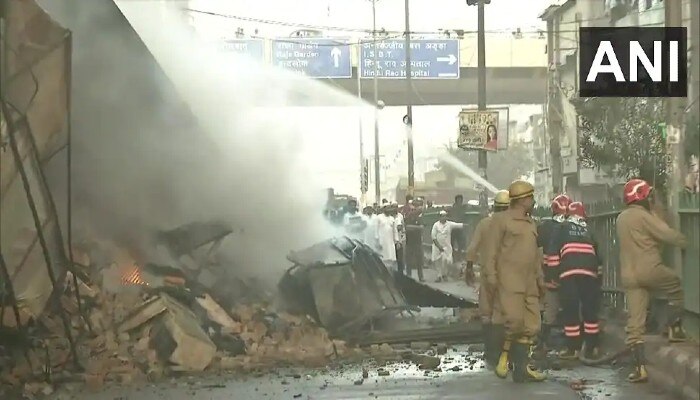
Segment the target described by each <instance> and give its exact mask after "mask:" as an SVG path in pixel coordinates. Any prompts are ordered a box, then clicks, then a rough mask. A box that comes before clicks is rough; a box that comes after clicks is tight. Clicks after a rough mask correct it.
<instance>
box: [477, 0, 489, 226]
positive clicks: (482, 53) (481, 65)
mask: <svg viewBox="0 0 700 400" xmlns="http://www.w3.org/2000/svg"><path fill="white" fill-rule="evenodd" d="M484 19H485V17H484V0H479V4H478V15H477V30H478V32H477V39H476V42H477V59H478V64H477V70H478V89H477V106H478V109H479V111H484V110H486V32H485V30H484ZM487 167H488V153H487V152H486V150H479V170H480V172H481V176H482V177H483V178H484V179H485V180H486V179H488V175H487V173H486V168H487ZM479 206H480V207H481V210H482V212H484V213H488V191H487V189H486V188H485V187H484V188H483V190H482V191H481V193H480V195H479Z"/></svg>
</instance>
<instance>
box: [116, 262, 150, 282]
mask: <svg viewBox="0 0 700 400" xmlns="http://www.w3.org/2000/svg"><path fill="white" fill-rule="evenodd" d="M121 281H122V284H123V285H139V286H148V282H146V281H145V280H143V277H142V276H141V270H140V269H139V267H138V265H136V264H134V265H132V266H131V267H128V268H126V271H124V273H123V274H122V279H121Z"/></svg>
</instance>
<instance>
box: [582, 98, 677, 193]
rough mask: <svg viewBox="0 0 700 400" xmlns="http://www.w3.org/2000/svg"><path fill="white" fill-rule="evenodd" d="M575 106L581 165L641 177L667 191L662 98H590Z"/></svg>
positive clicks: (614, 173)
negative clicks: (577, 116)
mask: <svg viewBox="0 0 700 400" xmlns="http://www.w3.org/2000/svg"><path fill="white" fill-rule="evenodd" d="M575 106H576V110H577V112H578V115H579V118H580V120H579V137H580V148H581V158H580V161H581V165H582V166H584V167H593V168H601V169H603V170H605V171H607V172H609V173H612V174H613V175H615V176H618V177H621V178H625V179H628V178H632V177H639V178H642V179H645V180H646V181H648V182H653V184H654V186H655V187H657V188H658V189H659V190H660V191H662V192H663V191H664V188H665V186H666V170H667V166H668V157H667V155H666V149H665V143H664V142H665V139H664V137H663V134H662V128H661V126H660V124H661V123H662V122H663V121H664V111H663V101H662V100H661V99H658V98H632V97H630V98H614V99H613V98H589V99H581V100H579V101H577V102H576V103H575Z"/></svg>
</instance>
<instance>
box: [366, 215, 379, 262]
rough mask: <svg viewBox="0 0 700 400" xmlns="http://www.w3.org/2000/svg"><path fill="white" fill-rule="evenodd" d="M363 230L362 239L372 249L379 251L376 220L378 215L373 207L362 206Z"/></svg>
mask: <svg viewBox="0 0 700 400" xmlns="http://www.w3.org/2000/svg"><path fill="white" fill-rule="evenodd" d="M364 218H365V222H366V225H365V230H364V241H365V243H366V244H367V245H368V246H369V247H370V248H371V249H372V250H374V251H376V252H379V240H378V236H377V222H378V220H379V215H377V214H376V213H375V212H374V208H372V207H365V208H364Z"/></svg>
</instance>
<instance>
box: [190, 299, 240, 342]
mask: <svg viewBox="0 0 700 400" xmlns="http://www.w3.org/2000/svg"><path fill="white" fill-rule="evenodd" d="M197 304H199V305H200V306H201V307H202V308H204V309H205V310H206V312H207V318H209V319H210V320H211V321H213V322H216V323H217V324H219V325H221V332H222V333H225V334H233V333H241V324H240V323H238V322H236V321H234V320H233V318H231V316H230V315H228V313H227V312H226V310H224V309H223V308H222V307H221V306H220V305H219V304H218V303H217V302H216V301H214V299H213V298H212V297H211V296H209V295H208V294H205V295H204V297H197Z"/></svg>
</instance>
